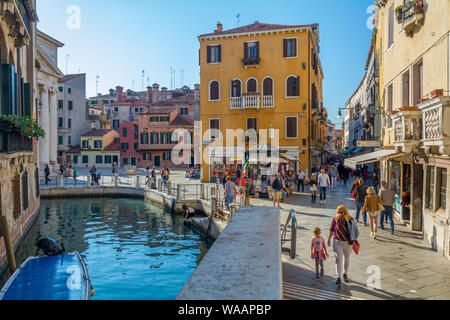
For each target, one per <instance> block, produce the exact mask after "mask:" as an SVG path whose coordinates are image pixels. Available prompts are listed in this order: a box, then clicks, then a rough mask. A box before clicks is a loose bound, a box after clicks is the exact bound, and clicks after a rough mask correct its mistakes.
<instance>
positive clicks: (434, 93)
mask: <svg viewBox="0 0 450 320" xmlns="http://www.w3.org/2000/svg"><path fill="white" fill-rule="evenodd" d="M443 95H444V89H434V90H433V91H431V98H433V99H434V98H437V97H442V96H443Z"/></svg>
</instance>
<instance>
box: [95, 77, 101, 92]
mask: <svg viewBox="0 0 450 320" xmlns="http://www.w3.org/2000/svg"><path fill="white" fill-rule="evenodd" d="M98 79H100V76H99V75H96V76H95V94H96V95H98Z"/></svg>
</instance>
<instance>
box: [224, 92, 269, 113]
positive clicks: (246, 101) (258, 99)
mask: <svg viewBox="0 0 450 320" xmlns="http://www.w3.org/2000/svg"><path fill="white" fill-rule="evenodd" d="M259 108H274V98H273V96H260V95H259V94H247V95H244V96H243V97H231V98H230V109H231V110H242V109H259Z"/></svg>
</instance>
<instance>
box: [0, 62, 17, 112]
mask: <svg viewBox="0 0 450 320" xmlns="http://www.w3.org/2000/svg"><path fill="white" fill-rule="evenodd" d="M11 75H14V66H13V65H10V64H2V82H3V83H2V113H3V114H6V115H10V114H13V108H12V106H13V97H12V94H11V93H12V91H11V90H12V88H11V84H12V77H11Z"/></svg>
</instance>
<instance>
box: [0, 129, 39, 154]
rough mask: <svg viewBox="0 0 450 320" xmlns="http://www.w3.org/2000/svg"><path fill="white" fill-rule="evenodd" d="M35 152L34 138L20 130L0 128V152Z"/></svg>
mask: <svg viewBox="0 0 450 320" xmlns="http://www.w3.org/2000/svg"><path fill="white" fill-rule="evenodd" d="M16 152H33V140H32V139H29V138H25V137H24V136H22V135H21V134H20V133H19V132H8V131H5V130H3V129H0V153H16Z"/></svg>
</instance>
